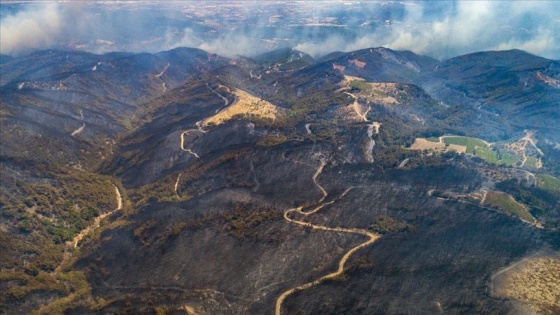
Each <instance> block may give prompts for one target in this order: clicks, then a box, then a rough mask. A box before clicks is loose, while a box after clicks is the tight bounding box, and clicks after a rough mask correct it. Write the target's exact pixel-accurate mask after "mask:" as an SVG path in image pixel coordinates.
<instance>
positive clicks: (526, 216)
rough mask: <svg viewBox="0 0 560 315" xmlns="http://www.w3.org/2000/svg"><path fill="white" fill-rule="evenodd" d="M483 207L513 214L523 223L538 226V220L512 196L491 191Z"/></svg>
mask: <svg viewBox="0 0 560 315" xmlns="http://www.w3.org/2000/svg"><path fill="white" fill-rule="evenodd" d="M483 205H486V206H490V207H491V208H496V209H498V210H501V211H503V212H506V213H509V214H512V215H514V216H516V217H518V218H520V219H521V220H523V221H526V222H529V223H533V224H536V223H537V220H536V219H535V218H534V217H533V216H532V215H531V214H530V213H529V211H527V209H526V208H525V207H524V206H523V205H521V204H520V203H519V202H517V201H515V199H513V197H512V196H510V195H508V194H504V193H501V192H497V191H489V192H488V193H487V194H486V198H485V199H484V203H483Z"/></svg>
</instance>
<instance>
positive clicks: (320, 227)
mask: <svg viewBox="0 0 560 315" xmlns="http://www.w3.org/2000/svg"><path fill="white" fill-rule="evenodd" d="M325 165H326V162H324V161H322V162H321V165H319V167H318V168H317V171H316V172H315V174H313V182H314V183H315V185H316V186H317V188H318V189H319V190H320V191H321V192H322V193H323V197H321V199H320V200H319V201H318V202H317V203H316V204H317V206H316V207H315V208H314V209H312V210H310V211H303V207H301V206H300V207H298V208H292V209H288V210H286V211H285V212H284V219H285V220H286V221H288V222H290V223H293V224H297V225H300V226H303V227H308V228H311V229H315V230H322V231H331V232H338V233H350V234H359V235H363V236H366V237H367V238H368V240H367V241H365V242H363V243H360V244H358V245H356V246H354V247H352V248H351V249H350V250H349V251H348V252H346V254H344V256H342V258H341V259H340V261H339V262H338V268H337V270H336V271H334V272H331V273H329V274H327V275H324V276H322V277H320V278H318V279H316V280H314V281H311V282H307V283H304V284H302V285H299V286H297V287H294V288H291V289H289V290H287V291H285V292H284V293H282V294H281V295H280V296H279V297H278V299H277V300H276V308H275V314H276V315H281V314H282V303H283V302H284V300H285V299H286V298H287V297H288V296H290V295H291V294H293V293H294V292H297V291H301V290H305V289H308V288H310V287H313V286H316V285H318V284H320V283H322V282H323V281H325V280H328V279H334V278H336V277H338V276H340V275H342V274H343V273H344V265H345V264H346V262H347V261H348V259H349V258H350V257H351V256H352V255H353V254H354V253H355V252H357V251H358V250H359V249H361V248H364V247H366V246H369V245H371V244H372V243H373V242H375V241H376V240H377V239H378V238H379V237H380V236H379V235H378V234H375V233H372V232H369V231H367V230H362V229H356V228H343V227H328V226H324V225H317V224H312V223H309V222H305V221H300V220H296V219H292V218H291V217H290V214H291V213H298V214H299V215H303V216H304V217H307V216H309V215H311V214H314V213H317V212H318V211H319V210H321V209H323V208H324V207H325V206H328V205H331V204H333V203H335V202H336V201H338V200H340V199H342V198H343V197H344V196H346V194H347V193H348V192H349V191H350V190H352V188H354V187H351V188H348V189H346V190H345V191H344V192H343V193H342V194H341V195H340V196H339V197H338V198H336V199H333V200H331V201H329V202H326V203H324V200H325V199H326V198H327V196H328V193H327V192H326V190H325V189H324V188H323V187H322V186H321V185H319V183H318V182H317V177H318V176H319V175H320V174H321V172H322V171H323V168H324V167H325Z"/></svg>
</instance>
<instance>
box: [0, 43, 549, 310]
mask: <svg viewBox="0 0 560 315" xmlns="http://www.w3.org/2000/svg"><path fill="white" fill-rule="evenodd" d="M559 65H560V62H559V61H554V60H548V59H544V58H541V57H537V56H533V55H530V54H527V53H525V52H522V51H517V50H513V51H502V52H481V53H476V54H470V55H466V56H460V57H456V58H453V59H450V60H444V61H437V60H435V59H432V58H429V57H426V56H420V55H416V54H414V53H411V52H408V51H393V50H390V49H386V48H371V49H365V50H360V51H355V52H349V53H333V54H331V55H328V56H326V57H324V58H322V59H320V60H314V59H313V58H312V57H311V56H309V55H306V54H304V53H301V52H299V51H297V50H291V49H283V50H280V51H275V52H272V53H267V54H265V55H262V56H259V57H255V58H245V57H239V58H236V59H228V58H224V57H220V56H217V55H212V54H208V53H206V52H203V51H200V50H195V49H186V48H180V49H175V50H171V51H167V52H161V53H158V54H129V53H111V54H106V55H94V54H86V53H77V52H66V51H37V52H34V53H31V54H29V55H26V56H22V57H15V58H8V57H4V56H2V64H1V65H0V67H1V68H0V69H1V71H2V81H1V84H2V96H1V97H0V106H1V107H0V120H1V123H2V131H1V132H2V143H1V145H0V149H1V156H0V165H1V167H0V174H1V175H2V186H1V190H0V196H1V199H0V206H1V207H2V211H1V215H2V222H1V225H0V249H1V251H2V253H3V255H2V256H3V257H8V258H9V259H4V258H3V259H2V265H1V271H0V289H1V290H0V291H1V292H2V293H1V295H0V303H1V307H0V312H2V313H6V314H13V313H30V312H35V313H37V314H43V313H44V314H47V313H48V314H53V313H66V314H84V313H94V314H97V313H98V314H107V313H134V314H144V313H146V314H149V313H155V314H165V313H169V314H179V313H182V314H273V313H275V314H277V315H280V314H340V313H344V314H402V313H418V314H435V313H445V314H515V313H521V312H525V311H527V310H533V311H534V312H537V313H539V312H540V313H544V314H554V313H555V312H557V311H558V310H560V304H558V296H557V293H554V290H549V291H550V292H549V291H547V292H548V293H547V294H549V295H551V297H550V298H549V299H548V298H547V299H546V301H545V302H546V303H545V302H543V300H541V299H534V298H532V297H531V298H524V297H523V293H522V292H521V291H520V290H518V289H516V288H517V287H518V282H519V280H518V278H512V279H513V280H507V281H506V280H503V281H501V282H500V283H501V285H502V286H505V287H503V288H502V289H501V290H503V291H502V292H506V293H505V294H494V293H493V292H492V287H493V283H494V280H495V277H493V275H495V274H497V273H499V272H500V270H502V269H504V268H506V267H508V266H509V265H511V264H512V263H515V262H516V261H519V260H521V259H523V258H524V257H529V256H531V255H533V254H535V253H537V252H540V251H543V250H547V252H552V253H557V252H558V250H560V233H559V228H560V180H558V178H559V177H560V149H559V148H560V130H559V129H558V128H559V127H558V126H560V116H558V113H559V112H560V111H559V105H558V104H560V89H559V88H558V86H557V85H556V82H557V80H559V79H560V67H559ZM418 139H423V141H425V142H423V143H424V144H428V145H424V146H423V147H418V145H419V144H418V142H417V141H418ZM434 139H435V140H434ZM449 139H459V140H460V141H471V142H474V143H479V142H480V143H482V144H479V145H478V146H477V147H476V148H477V149H479V150H480V148H484V149H485V150H488V152H493V154H494V155H496V156H498V157H499V158H500V159H499V160H498V161H502V160H506V161H507V156H505V155H504V154H505V153H504V152H509V151H508V150H510V151H512V153H511V154H512V155H513V154H517V155H518V156H519V157H520V159H524V160H523V163H513V162H512V163H509V164H506V163H496V162H492V161H489V160H488V159H484V158H481V155H480V153H477V154H475V153H474V151H473V150H472V149H471V144H470V142H469V143H467V142H465V143H444V140H445V141H447V142H449V141H450V140H449ZM465 139H467V140H465ZM473 139H474V140H473ZM430 140H431V142H430ZM459 140H455V141H459ZM415 141H416V142H415ZM413 145H416V146H413ZM437 145H439V146H440V147H438V148H436V147H435V146H437ZM446 146H447V147H446ZM449 146H452V147H451V149H446V148H449ZM514 151H515V152H514ZM484 152H486V151H484ZM488 152H486V153H488ZM483 157H484V156H483ZM531 159H534V161H533V160H531ZM527 218H530V220H528V219H527ZM531 257H532V256H531ZM531 266H533V265H531V264H527V266H526V267H524V269H523V270H529V271H527V272H528V273H530V269H532V268H533V267H531ZM535 268H536V267H535ZM537 269H538V270H537V271H538V272H536V273H532V274H531V279H534V281H532V282H531V283H530V285H534V286H535V287H538V288H541V287H542V286H543V283H545V286H546V283H547V281H550V280H548V279H553V278H554V277H555V275H551V273H553V272H554V270H552V271H547V270H545V269H543V268H541V267H539V268H537ZM523 272H525V271H523ZM508 279H509V278H508ZM543 279H544V280H543ZM508 283H513V284H512V285H511V287H508ZM535 290H537V289H535ZM535 290H533V291H531V290H529V291H531V292H537V291H538V290H537V291H535ZM539 290H540V289H539ZM539 292H540V291H539ZM554 294H556V296H554ZM554 298H556V300H555V301H556V302H550V301H553V300H554ZM543 303H544V304H543ZM543 305H544V306H543Z"/></svg>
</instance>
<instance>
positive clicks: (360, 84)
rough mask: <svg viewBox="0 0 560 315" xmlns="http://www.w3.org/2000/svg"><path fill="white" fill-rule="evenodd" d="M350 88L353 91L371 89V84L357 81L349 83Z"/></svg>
mask: <svg viewBox="0 0 560 315" xmlns="http://www.w3.org/2000/svg"><path fill="white" fill-rule="evenodd" d="M350 86H351V87H352V88H353V89H359V90H362V91H363V90H371V89H372V86H371V84H369V83H367V82H364V81H358V80H356V81H352V82H350Z"/></svg>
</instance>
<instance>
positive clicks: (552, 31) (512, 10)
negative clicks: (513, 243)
mask: <svg viewBox="0 0 560 315" xmlns="http://www.w3.org/2000/svg"><path fill="white" fill-rule="evenodd" d="M85 3H87V4H85ZM119 3H120V2H119ZM119 3H116V4H106V3H92V2H83V3H77V2H71V3H67V2H64V3H60V4H58V3H43V2H40V3H31V4H25V7H24V11H20V12H17V13H13V14H3V15H2V20H1V22H0V35H1V36H0V52H1V53H3V54H12V55H13V54H18V53H21V52H25V51H28V50H32V49H44V48H48V47H52V46H64V45H67V44H68V43H78V42H79V43H90V44H89V45H81V46H83V47H85V48H82V49H86V50H89V51H93V52H104V51H107V49H108V50H113V49H114V50H131V51H151V52H155V51H161V50H168V49H171V48H175V47H179V46H186V47H196V48H200V49H204V50H207V51H209V52H212V53H217V54H220V55H224V56H235V55H245V56H254V55H256V54H259V53H263V52H266V51H268V50H271V49H274V48H277V47H278V46H279V45H281V46H286V45H287V44H289V45H290V46H294V47H295V48H296V49H298V50H301V51H304V52H307V53H309V54H310V55H312V56H315V57H318V56H321V55H325V54H328V53H330V52H333V51H352V50H357V49H362V48H369V47H379V46H384V47H388V48H392V49H399V50H400V49H403V50H411V51H414V52H416V53H420V54H426V55H430V56H432V57H436V58H449V57H453V56H456V55H460V54H465V53H470V52H474V51H481V50H503V49H512V48H518V49H523V50H526V51H528V52H531V53H534V54H537V55H541V56H544V57H548V58H553V59H559V56H560V47H559V46H560V19H559V18H558V16H557V12H560V1H437V2H430V1H425V2H416V1H414V2H403V3H387V4H385V3H379V2H363V3H361V4H359V3H357V2H356V3H353V4H352V5H355V6H358V8H359V9H360V10H361V9H363V12H361V13H365V14H364V15H365V16H371V17H377V19H378V21H377V22H376V23H377V24H375V25H374V27H368V26H364V27H362V26H356V27H351V28H350V29H348V30H347V31H345V32H333V33H332V34H331V35H329V34H327V36H325V34H324V33H320V32H318V31H316V30H317V29H316V28H313V27H308V28H302V29H298V28H290V27H283V26H284V25H281V24H276V25H275V27H277V29H276V32H277V34H272V35H271V34H264V33H259V32H261V30H262V29H263V28H262V27H261V28H259V27H256V26H257V25H241V24H240V25H234V26H232V27H223V26H222V25H221V18H222V16H220V15H219V14H215V15H213V16H214V19H215V20H212V21H211V22H212V23H210V24H212V25H215V26H217V27H216V29H215V30H214V33H213V34H212V35H211V36H208V33H205V32H207V31H208V29H206V30H202V31H201V28H197V27H190V26H188V27H186V28H185V26H182V27H183V29H180V28H177V27H176V26H173V25H165V22H166V21H167V20H170V21H173V19H175V20H180V18H178V17H177V15H176V14H177V13H176V12H186V14H185V15H184V19H185V20H188V19H189V18H190V17H189V16H193V15H196V14H193V13H192V12H196V10H194V9H196V3H194V2H188V1H185V2H165V1H161V2H157V3H155V4H154V2H149V1H142V2H131V3H126V4H119ZM150 4H151V7H149V6H150ZM319 4H320V6H321V7H320V8H319V9H315V10H314V9H313V8H314V7H316V6H317V5H319ZM319 4H317V3H313V2H293V3H287V4H285V5H286V6H288V5H292V7H291V9H290V10H292V11H291V12H296V13H293V14H296V17H295V18H294V20H288V22H287V23H292V24H297V23H299V22H301V21H304V20H307V21H319V20H321V19H322V18H324V17H334V18H337V17H344V18H345V20H346V21H347V22H348V21H351V22H352V21H354V22H355V21H357V20H358V19H360V18H363V17H356V16H353V15H352V14H355V13H356V11H348V8H350V7H352V6H351V5H349V6H346V5H343V4H342V2H338V1H333V2H320V3H319ZM0 5H5V4H0ZM141 6H145V7H141ZM237 6H238V7H239V8H240V9H239V11H238V12H236V14H240V15H253V17H256V19H257V22H255V24H258V25H260V26H263V25H267V23H268V20H269V18H270V17H269V16H262V19H260V16H259V15H258V14H260V13H259V12H261V11H259V10H258V9H259V8H258V6H257V7H255V4H254V3H249V2H243V1H240V2H237ZM434 6H436V7H437V8H438V9H437V10H433V8H434ZM294 8H295V9H294ZM92 9H93V10H96V11H95V14H94V13H92V12H90V10H92ZM387 10H389V11H391V10H394V11H395V12H394V14H393V13H392V11H391V12H389V13H387ZM349 12H350V13H349ZM278 14H279V16H281V15H282V14H284V13H283V11H282V10H281V9H279V12H278ZM167 16H172V19H167V18H166V17H167ZM210 16H212V15H207V16H206V17H205V19H206V18H210ZM380 16H387V21H383V20H381V21H379V19H380V18H379V17H380ZM224 17H226V16H224ZM292 17H293V16H292ZM154 20H156V21H155V22H154ZM193 21H194V22H193ZM189 23H191V24H192V23H195V24H196V23H198V22H197V21H196V20H191V22H189ZM230 23H231V22H230ZM210 24H208V25H210ZM358 24H359V23H358ZM358 24H356V25H358ZM189 25H190V24H189ZM269 31H270V29H269ZM297 32H300V33H297ZM301 32H303V33H301ZM352 32H354V33H352ZM349 34H350V35H349ZM142 36H144V37H142ZM271 37H276V38H274V40H269V39H271ZM96 39H105V40H110V41H114V42H116V44H115V45H114V46H111V47H104V48H103V47H100V46H99V45H98V44H96V43H99V42H107V41H96ZM88 41H89V42H88ZM91 43H93V44H91ZM78 46H79V45H74V46H70V47H78ZM103 49H105V50H103Z"/></svg>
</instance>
